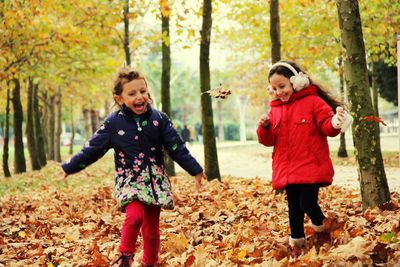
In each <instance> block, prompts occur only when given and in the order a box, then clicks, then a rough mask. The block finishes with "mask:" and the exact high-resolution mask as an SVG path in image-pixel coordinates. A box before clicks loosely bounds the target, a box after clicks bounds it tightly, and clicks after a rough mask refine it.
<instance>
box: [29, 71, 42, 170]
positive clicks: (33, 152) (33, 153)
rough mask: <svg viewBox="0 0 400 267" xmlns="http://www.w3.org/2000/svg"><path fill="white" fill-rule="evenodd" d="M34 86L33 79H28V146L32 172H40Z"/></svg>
mask: <svg viewBox="0 0 400 267" xmlns="http://www.w3.org/2000/svg"><path fill="white" fill-rule="evenodd" d="M34 90H35V89H34V84H33V79H32V77H29V78H28V99H27V108H28V111H27V113H26V129H25V132H26V139H27V144H28V152H29V158H30V160H31V166H32V170H40V169H41V166H40V163H39V155H38V149H37V147H36V144H37V141H36V136H35V118H34V116H35V113H34V111H33V97H34V96H33V95H34Z"/></svg>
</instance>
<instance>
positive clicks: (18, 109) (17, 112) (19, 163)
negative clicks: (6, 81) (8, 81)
mask: <svg viewBox="0 0 400 267" xmlns="http://www.w3.org/2000/svg"><path fill="white" fill-rule="evenodd" d="M13 81H14V85H15V86H14V90H13V96H12V103H13V108H14V123H13V126H14V173H22V172H26V163H25V153H24V142H23V134H22V133H23V132H22V122H23V120H24V114H23V111H22V104H21V84H20V82H19V80H18V79H16V78H14V80H13Z"/></svg>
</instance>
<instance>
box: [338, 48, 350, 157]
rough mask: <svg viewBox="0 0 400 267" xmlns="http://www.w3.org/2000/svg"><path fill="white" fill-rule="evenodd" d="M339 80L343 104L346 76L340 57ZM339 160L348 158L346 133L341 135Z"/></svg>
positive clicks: (344, 100)
mask: <svg viewBox="0 0 400 267" xmlns="http://www.w3.org/2000/svg"><path fill="white" fill-rule="evenodd" d="M339 80H340V96H341V100H342V101H343V102H346V99H345V95H346V94H345V90H344V74H343V57H342V55H340V57H339ZM337 155H338V157H339V158H347V157H348V154H347V149H346V133H340V143H339V149H338V153H337Z"/></svg>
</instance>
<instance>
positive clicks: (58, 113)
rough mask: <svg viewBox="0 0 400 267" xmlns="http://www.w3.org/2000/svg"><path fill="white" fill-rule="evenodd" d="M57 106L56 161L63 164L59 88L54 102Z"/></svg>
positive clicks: (55, 126) (55, 121) (55, 117)
mask: <svg viewBox="0 0 400 267" xmlns="http://www.w3.org/2000/svg"><path fill="white" fill-rule="evenodd" d="M54 102H55V103H54V105H55V116H54V130H55V131H54V143H53V144H54V160H55V161H57V162H61V151H60V149H61V140H60V138H61V131H62V128H61V115H62V114H61V113H62V111H61V110H62V109H61V108H62V106H61V104H62V103H61V89H60V88H58V89H57V92H56V97H55V101H54Z"/></svg>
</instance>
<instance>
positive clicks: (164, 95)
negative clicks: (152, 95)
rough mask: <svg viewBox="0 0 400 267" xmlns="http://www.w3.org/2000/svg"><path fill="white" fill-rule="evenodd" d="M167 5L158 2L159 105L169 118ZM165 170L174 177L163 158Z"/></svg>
mask: <svg viewBox="0 0 400 267" xmlns="http://www.w3.org/2000/svg"><path fill="white" fill-rule="evenodd" d="M169 8H170V7H169V4H168V1H167V0H166V1H160V11H161V33H162V42H161V43H162V48H161V49H162V74H161V105H162V111H163V112H164V113H165V114H167V115H168V116H171V97H170V80H171V47H170V39H169V38H170V36H169V14H168V13H169ZM165 169H166V172H167V174H168V175H172V176H173V175H175V164H174V161H173V160H172V159H171V158H170V157H169V156H168V155H166V156H165Z"/></svg>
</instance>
